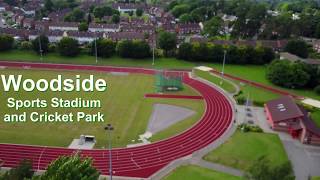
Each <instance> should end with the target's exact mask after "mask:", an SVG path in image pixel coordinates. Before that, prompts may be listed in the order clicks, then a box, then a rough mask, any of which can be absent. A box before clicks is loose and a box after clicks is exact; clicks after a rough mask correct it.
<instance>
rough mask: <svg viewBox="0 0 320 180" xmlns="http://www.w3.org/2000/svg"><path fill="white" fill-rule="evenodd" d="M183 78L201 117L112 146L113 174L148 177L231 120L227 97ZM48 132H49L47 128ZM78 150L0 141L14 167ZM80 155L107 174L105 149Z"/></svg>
mask: <svg viewBox="0 0 320 180" xmlns="http://www.w3.org/2000/svg"><path fill="white" fill-rule="evenodd" d="M0 66H5V67H15V68H26V67H27V68H31V69H36V68H39V69H59V70H92V71H102V72H127V73H142V74H150V75H152V74H155V72H156V71H155V70H151V69H143V68H121V67H107V66H90V65H65V64H43V63H24V62H23V63H22V62H0ZM183 82H184V83H185V84H187V85H189V86H191V87H192V88H194V89H195V90H197V91H198V92H199V93H200V94H201V96H202V97H203V99H204V101H205V102H206V111H205V113H204V114H203V116H202V118H201V120H199V121H198V123H197V124H195V125H194V126H193V127H191V128H190V129H188V130H186V131H184V132H183V133H181V134H179V135H176V136H173V137H171V138H168V139H165V140H162V141H159V142H155V143H152V144H148V145H143V146H139V147H132V148H117V149H112V168H113V175H114V176H126V177H139V178H148V177H150V176H151V175H152V174H154V173H155V172H157V171H159V170H160V169H161V168H163V167H165V166H166V165H168V164H169V163H170V162H172V161H174V160H176V159H179V158H182V157H185V156H188V155H191V154H192V153H194V152H195V151H198V150H200V149H202V148H204V147H206V146H208V145H209V144H211V143H212V142H214V141H215V140H217V139H218V138H219V137H220V136H222V135H223V133H224V132H225V131H226V130H227V129H228V127H229V125H230V124H231V123H232V118H233V110H232V105H231V103H230V102H229V100H228V99H227V98H226V97H225V96H224V95H223V94H222V93H220V92H219V91H218V90H216V89H214V88H212V87H211V86H209V85H207V84H205V83H202V82H200V81H197V80H195V79H192V78H190V77H189V75H188V73H184V76H183ZM48 133H50V132H48ZM75 152H78V150H76V149H67V148H58V147H45V146H29V145H14V144H0V160H2V161H3V162H4V164H3V167H15V166H17V165H18V163H19V162H20V160H22V159H30V160H32V161H33V168H34V169H35V170H45V169H46V168H47V166H48V165H49V164H50V163H51V162H52V161H53V160H55V159H56V158H58V157H59V156H61V155H70V154H73V153H75ZM80 153H81V155H82V156H84V157H91V158H92V159H93V165H94V166H95V167H96V168H97V169H98V170H99V171H100V172H101V173H102V174H104V175H108V168H109V167H108V160H109V159H108V157H109V156H108V153H109V151H108V150H100V149H96V150H81V151H80Z"/></svg>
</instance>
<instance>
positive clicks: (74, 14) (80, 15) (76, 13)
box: [64, 8, 85, 22]
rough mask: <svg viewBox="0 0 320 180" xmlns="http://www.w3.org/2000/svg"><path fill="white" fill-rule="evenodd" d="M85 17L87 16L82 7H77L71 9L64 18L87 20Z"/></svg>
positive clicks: (76, 20)
mask: <svg viewBox="0 0 320 180" xmlns="http://www.w3.org/2000/svg"><path fill="white" fill-rule="evenodd" d="M84 17H85V13H84V12H83V11H81V10H80V9H78V8H76V9H74V10H73V11H71V12H70V13H69V14H67V15H66V16H65V17H64V20H65V21H68V22H82V21H84V20H85V19H84Z"/></svg>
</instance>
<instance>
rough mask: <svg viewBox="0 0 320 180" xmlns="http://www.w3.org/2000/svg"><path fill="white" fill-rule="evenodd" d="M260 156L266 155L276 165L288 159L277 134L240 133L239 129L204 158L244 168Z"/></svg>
mask: <svg viewBox="0 0 320 180" xmlns="http://www.w3.org/2000/svg"><path fill="white" fill-rule="evenodd" d="M261 156H266V157H267V158H269V159H270V161H271V162H272V163H273V164H276V165H279V164H281V163H284V162H286V161H288V157H287V155H286V152H285V150H284V147H283V145H282V143H281V141H280V139H279V137H278V136H277V135H274V134H267V133H252V132H248V133H242V132H240V131H237V132H236V133H235V134H234V135H233V136H232V137H231V138H230V139H228V140H227V141H226V142H225V143H224V144H223V145H222V146H220V147H218V148H217V149H216V150H214V151H212V152H210V153H209V154H207V155H206V156H205V157H204V159H205V160H208V161H212V162H216V163H219V164H223V165H226V166H230V167H234V168H236V169H242V170H246V169H247V168H249V167H250V165H251V164H252V163H253V162H254V161H255V160H256V159H258V158H259V157H261Z"/></svg>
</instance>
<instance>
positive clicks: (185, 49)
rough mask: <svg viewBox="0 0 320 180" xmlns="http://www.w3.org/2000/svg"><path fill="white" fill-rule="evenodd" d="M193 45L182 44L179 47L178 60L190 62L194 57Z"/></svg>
mask: <svg viewBox="0 0 320 180" xmlns="http://www.w3.org/2000/svg"><path fill="white" fill-rule="evenodd" d="M191 51H192V45H191V44H190V43H182V44H180V46H179V49H178V53H177V58H178V59H184V60H190V58H191V55H192V52H191Z"/></svg>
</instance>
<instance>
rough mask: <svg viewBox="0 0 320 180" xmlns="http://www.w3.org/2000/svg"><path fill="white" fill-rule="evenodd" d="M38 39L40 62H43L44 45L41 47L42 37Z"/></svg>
mask: <svg viewBox="0 0 320 180" xmlns="http://www.w3.org/2000/svg"><path fill="white" fill-rule="evenodd" d="M38 39H39V52H40V61H42V60H43V54H42V52H43V50H42V45H41V35H39V37H38Z"/></svg>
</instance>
